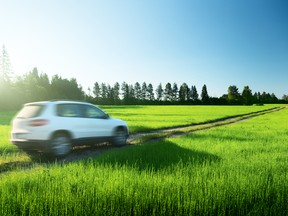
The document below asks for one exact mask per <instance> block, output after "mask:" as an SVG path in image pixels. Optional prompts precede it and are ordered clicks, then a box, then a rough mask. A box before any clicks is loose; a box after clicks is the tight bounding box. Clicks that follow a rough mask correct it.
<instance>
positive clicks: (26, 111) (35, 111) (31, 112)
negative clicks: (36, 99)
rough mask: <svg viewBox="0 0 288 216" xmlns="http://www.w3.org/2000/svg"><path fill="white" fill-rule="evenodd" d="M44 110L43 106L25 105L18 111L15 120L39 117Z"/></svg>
mask: <svg viewBox="0 0 288 216" xmlns="http://www.w3.org/2000/svg"><path fill="white" fill-rule="evenodd" d="M43 110H44V105H38V104H37V105H36V104H35V105H27V106H24V107H23V108H22V110H20V112H19V113H18V114H17V116H16V118H25V119H26V118H34V117H37V116H40V114H41V113H42V111H43Z"/></svg>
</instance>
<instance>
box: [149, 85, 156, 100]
mask: <svg viewBox="0 0 288 216" xmlns="http://www.w3.org/2000/svg"><path fill="white" fill-rule="evenodd" d="M147 93H148V94H147V97H148V100H149V101H154V100H155V97H154V90H153V85H152V84H151V83H149V84H148V87H147Z"/></svg>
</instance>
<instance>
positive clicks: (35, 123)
mask: <svg viewBox="0 0 288 216" xmlns="http://www.w3.org/2000/svg"><path fill="white" fill-rule="evenodd" d="M48 123H49V121H48V120H47V119H37V120H31V121H29V123H28V125H29V126H32V127H40V126H44V125H47V124H48Z"/></svg>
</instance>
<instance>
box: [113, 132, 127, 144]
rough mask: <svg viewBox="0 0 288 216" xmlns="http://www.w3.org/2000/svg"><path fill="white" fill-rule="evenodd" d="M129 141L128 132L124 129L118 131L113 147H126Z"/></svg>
mask: <svg viewBox="0 0 288 216" xmlns="http://www.w3.org/2000/svg"><path fill="white" fill-rule="evenodd" d="M126 141H127V132H126V130H124V129H120V128H119V129H117V130H116V131H115V134H114V138H113V145H115V146H124V145H126Z"/></svg>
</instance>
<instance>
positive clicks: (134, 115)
mask: <svg viewBox="0 0 288 216" xmlns="http://www.w3.org/2000/svg"><path fill="white" fill-rule="evenodd" d="M276 106H279V105H273V104H272V105H265V106H103V107H102V108H103V109H104V110H105V111H106V112H107V113H109V114H110V115H111V116H112V117H115V118H121V119H123V120H125V121H127V123H128V126H129V129H130V131H131V132H132V133H135V132H145V131H151V130H155V129H161V128H171V127H177V126H185V125H191V124H199V123H204V122H209V121H213V120H216V119H223V118H227V117H230V116H236V115H242V114H246V113H252V112H257V111H261V110H266V109H269V108H273V107H276Z"/></svg>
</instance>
